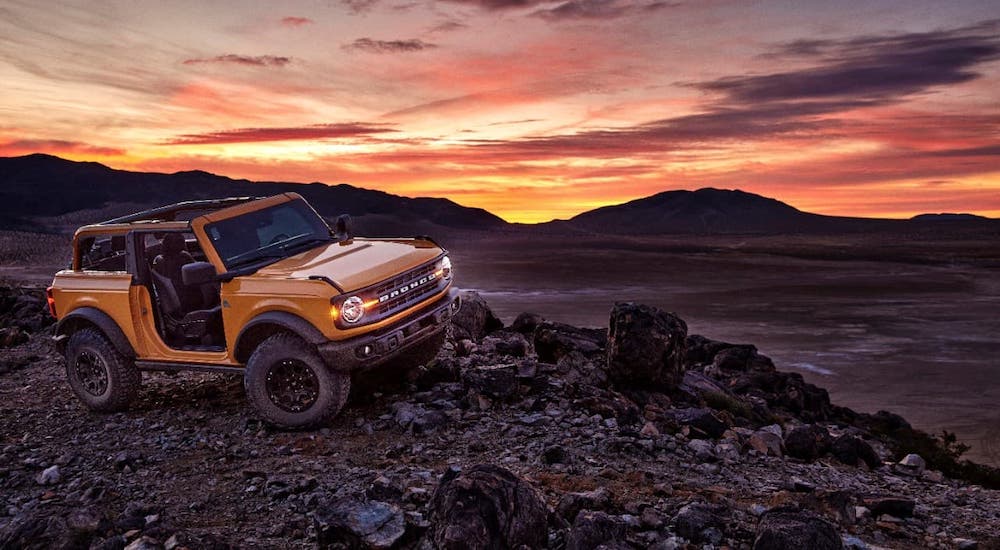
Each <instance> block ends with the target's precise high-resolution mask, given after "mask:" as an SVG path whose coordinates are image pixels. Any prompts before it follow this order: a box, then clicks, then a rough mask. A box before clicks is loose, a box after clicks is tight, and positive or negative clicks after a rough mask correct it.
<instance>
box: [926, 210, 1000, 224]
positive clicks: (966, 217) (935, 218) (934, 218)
mask: <svg viewBox="0 0 1000 550" xmlns="http://www.w3.org/2000/svg"><path fill="white" fill-rule="evenodd" d="M910 219H911V220H915V221H925V222H967V221H982V220H989V218H987V217H985V216H978V215H976V214H964V213H963V214H954V213H951V212H942V213H940V214H917V215H916V216H913V217H912V218H910Z"/></svg>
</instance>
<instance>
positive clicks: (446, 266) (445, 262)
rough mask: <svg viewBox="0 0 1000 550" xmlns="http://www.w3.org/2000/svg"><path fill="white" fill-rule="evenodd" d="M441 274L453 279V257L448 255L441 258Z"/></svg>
mask: <svg viewBox="0 0 1000 550" xmlns="http://www.w3.org/2000/svg"><path fill="white" fill-rule="evenodd" d="M441 276H442V277H444V278H445V279H451V258H449V257H448V256H445V257H444V258H441Z"/></svg>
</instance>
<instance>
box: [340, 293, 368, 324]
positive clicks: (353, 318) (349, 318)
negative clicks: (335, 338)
mask: <svg viewBox="0 0 1000 550" xmlns="http://www.w3.org/2000/svg"><path fill="white" fill-rule="evenodd" d="M364 315H365V302H364V300H362V299H361V298H359V297H357V296H351V297H350V298H348V299H346V300H344V303H343V304H341V305H340V318H341V319H343V320H344V321H345V322H347V323H357V322H358V321H360V320H361V318H362V317H364Z"/></svg>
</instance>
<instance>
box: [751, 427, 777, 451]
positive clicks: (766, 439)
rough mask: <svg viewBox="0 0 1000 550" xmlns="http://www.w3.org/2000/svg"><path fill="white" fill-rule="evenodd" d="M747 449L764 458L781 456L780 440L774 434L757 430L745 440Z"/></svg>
mask: <svg viewBox="0 0 1000 550" xmlns="http://www.w3.org/2000/svg"><path fill="white" fill-rule="evenodd" d="M747 447H749V448H751V449H753V450H755V451H757V452H758V453H760V454H762V455H766V456H782V455H783V454H784V453H782V451H781V447H782V440H781V436H780V435H775V434H774V432H771V431H765V430H758V431H756V432H754V433H753V434H752V435H751V436H750V437H749V438H748V439H747Z"/></svg>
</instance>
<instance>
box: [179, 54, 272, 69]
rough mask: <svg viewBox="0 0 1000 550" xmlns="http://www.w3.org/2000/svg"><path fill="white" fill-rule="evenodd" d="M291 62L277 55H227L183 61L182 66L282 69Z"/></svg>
mask: <svg viewBox="0 0 1000 550" xmlns="http://www.w3.org/2000/svg"><path fill="white" fill-rule="evenodd" d="M291 62H292V58H290V57H285V56H278V55H237V54H232V53H227V54H225V55H217V56H215V57H196V58H192V59H185V60H184V61H183V63H184V65H204V64H214V63H219V64H224V65H244V66H247V67H284V66H285V65H288V64H289V63H291Z"/></svg>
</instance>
